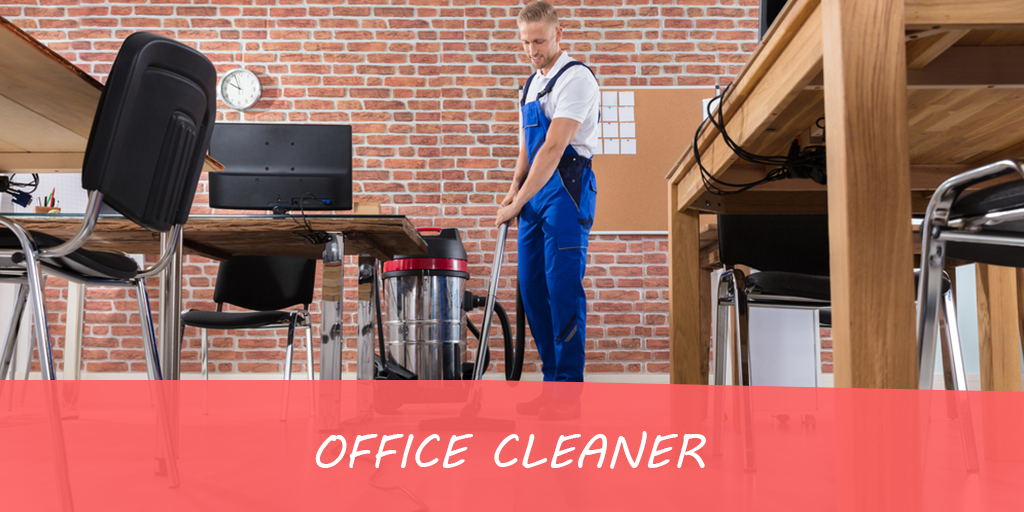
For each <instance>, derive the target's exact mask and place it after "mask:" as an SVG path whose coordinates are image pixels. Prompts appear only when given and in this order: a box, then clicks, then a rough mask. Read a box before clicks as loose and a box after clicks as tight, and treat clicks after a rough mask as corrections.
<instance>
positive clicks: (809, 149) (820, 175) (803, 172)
mask: <svg viewBox="0 0 1024 512" xmlns="http://www.w3.org/2000/svg"><path fill="white" fill-rule="evenodd" d="M726 91H728V87H726V90H725V91H722V93H721V94H719V95H717V96H715V97H714V98H712V100H711V101H710V102H708V107H707V117H705V118H704V120H702V121H701V123H700V126H698V127H697V131H696V133H694V135H693V143H692V148H693V157H694V160H695V161H696V163H697V167H698V168H699V169H700V173H701V181H702V182H703V184H704V188H705V189H706V190H707V191H708V192H710V193H711V194H714V195H722V196H724V195H732V194H739V193H741V192H746V191H747V190H750V189H752V188H754V187H756V186H758V185H763V184H765V183H770V182H773V181H779V180H782V179H786V178H810V179H813V180H814V181H816V182H818V183H821V184H825V147H824V146H820V145H814V146H806V147H805V148H804V149H803V150H801V149H800V147H799V144H798V142H797V141H794V144H793V146H791V147H790V153H789V155H787V156H765V155H758V154H755V153H751V152H749V151H747V150H745V149H743V148H742V147H741V146H740V145H739V144H737V143H736V141H735V140H733V139H732V137H730V136H729V133H728V132H727V131H726V129H725V116H724V115H723V114H722V99H723V98H724V97H725V94H726ZM716 100H717V103H718V105H717V109H716V111H715V112H712V109H711V105H712V104H714V103H715V102H716ZM716 115H717V118H716ZM823 120H824V117H822V118H819V119H818V121H816V122H815V125H817V126H818V127H819V128H821V129H822V133H824V129H825V128H824V126H823V125H821V124H819V123H820V122H821V121H823ZM708 121H710V122H711V125H712V126H714V127H715V129H717V130H718V133H720V134H721V135H722V140H723V142H725V144H726V146H727V147H728V148H729V149H730V150H732V152H733V153H735V154H736V156H738V157H740V158H741V159H743V160H746V161H747V162H751V163H754V164H758V165H764V166H771V167H773V169H772V170H770V171H768V174H766V175H765V177H764V178H761V179H759V180H756V181H752V182H747V183H730V182H727V181H723V180H720V179H718V178H716V177H715V176H714V175H712V174H711V172H709V171H708V170H707V168H705V167H704V163H703V161H702V160H701V156H700V150H699V149H698V142H699V138H700V133H701V131H702V130H703V129H704V126H705V125H706V123H707V122H708Z"/></svg>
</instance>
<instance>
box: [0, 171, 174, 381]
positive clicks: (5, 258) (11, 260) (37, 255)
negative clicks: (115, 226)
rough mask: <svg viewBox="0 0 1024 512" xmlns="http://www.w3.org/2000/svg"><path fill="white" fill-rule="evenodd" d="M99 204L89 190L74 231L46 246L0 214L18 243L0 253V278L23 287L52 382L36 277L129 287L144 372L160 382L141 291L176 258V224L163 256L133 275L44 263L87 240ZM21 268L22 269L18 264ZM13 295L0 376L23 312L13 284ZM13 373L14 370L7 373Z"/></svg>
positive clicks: (97, 196)
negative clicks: (77, 271)
mask: <svg viewBox="0 0 1024 512" xmlns="http://www.w3.org/2000/svg"><path fill="white" fill-rule="evenodd" d="M102 204H103V194H102V193H101V192H98V191H91V192H90V193H89V202H88V205H87V206H86V213H85V215H84V218H83V220H82V225H81V227H80V228H79V231H78V233H77V234H76V235H75V236H74V237H73V238H71V239H70V240H68V241H67V242H64V243H63V244H60V245H58V246H56V247H52V248H49V249H39V248H37V247H36V245H35V242H34V240H33V239H32V235H31V233H29V232H28V231H26V230H25V229H24V228H22V227H21V226H20V225H18V224H17V223H16V222H15V221H14V220H12V219H10V218H7V217H0V225H2V226H3V227H5V228H7V229H10V230H11V232H13V233H14V234H15V236H16V237H17V238H18V241H19V242H20V243H21V250H20V251H18V250H3V251H0V267H2V268H3V270H2V273H0V281H6V282H10V281H14V282H17V283H19V284H20V285H21V287H26V286H27V288H28V294H27V297H25V298H27V299H30V300H31V303H32V310H33V319H34V326H35V337H36V346H37V348H38V350H39V363H40V369H41V371H42V376H43V379H45V380H55V379H56V372H55V370H54V364H53V352H52V346H51V344H50V331H49V326H48V325H47V322H46V301H45V298H44V297H43V282H42V280H43V279H44V278H45V276H47V275H52V276H55V277H59V278H61V279H66V280H68V281H72V282H76V283H81V284H84V285H94V286H114V287H122V288H134V289H135V290H136V295H137V299H138V306H139V315H140V319H141V323H142V338H143V345H144V351H145V354H146V371H147V374H148V376H149V378H150V379H151V380H162V378H163V377H162V375H161V372H160V362H159V357H158V355H157V354H158V351H157V348H156V335H155V332H154V330H153V315H152V312H151V310H150V307H149V295H148V293H147V292H146V285H145V280H146V278H148V277H153V276H155V275H158V274H159V273H160V272H162V271H163V270H164V268H166V267H167V265H168V264H170V262H171V261H172V260H173V259H174V257H175V256H176V254H175V253H176V249H175V248H176V247H177V246H178V244H177V240H178V239H179V238H180V237H181V231H182V226H180V225H176V226H174V227H173V228H172V235H171V236H172V242H171V244H170V245H169V246H170V247H172V249H171V250H170V251H168V252H166V253H164V254H163V255H161V257H160V260H159V261H157V263H156V264H154V265H153V266H151V267H149V268H146V269H143V270H142V271H140V272H139V273H138V275H136V277H135V278H133V279H127V280H119V279H102V278H87V277H82V276H78V275H74V274H70V273H68V272H66V271H64V270H62V269H61V268H60V267H59V266H57V265H54V264H53V263H50V262H49V261H48V260H51V259H53V258H59V257H63V256H67V255H69V254H71V253H73V252H75V251H77V250H78V249H81V248H82V246H84V245H85V243H86V242H87V241H88V240H89V237H90V236H91V235H92V233H93V232H94V231H95V229H96V223H97V222H98V220H99V212H100V207H101V206H102ZM21 266H23V267H24V269H23V270H22V269H21V268H19V267H21ZM18 297H19V299H18V300H17V301H16V304H15V308H14V315H12V318H11V324H10V326H8V334H7V336H6V340H5V343H4V346H3V350H2V351H0V376H3V375H6V374H7V372H8V367H9V366H10V364H11V356H12V355H13V352H14V344H15V342H16V339H17V332H18V326H20V324H21V316H22V315H23V314H24V311H25V307H24V299H22V297H23V290H22V289H21V288H19V292H18ZM10 373H11V376H12V377H13V374H14V372H13V371H12V372H10Z"/></svg>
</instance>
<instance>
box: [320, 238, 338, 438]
mask: <svg viewBox="0 0 1024 512" xmlns="http://www.w3.org/2000/svg"><path fill="white" fill-rule="evenodd" d="M328 237H329V240H328V241H327V243H326V244H324V258H323V272H322V278H321V295H320V296H321V299H320V380H321V381H336V382H321V383H320V384H319V385H318V386H317V389H318V390H319V392H320V404H319V406H318V407H317V415H318V418H317V424H318V425H319V428H320V429H321V430H324V429H334V428H337V427H338V426H339V424H340V423H339V419H340V416H341V382H340V381H341V374H342V371H343V370H344V361H343V359H342V351H343V349H344V347H345V340H344V338H343V337H342V329H341V327H342V326H341V323H342V318H344V314H345V311H344V293H343V292H344V284H345V282H344V277H345V272H344V257H345V239H344V237H343V236H342V235H341V233H329V234H328Z"/></svg>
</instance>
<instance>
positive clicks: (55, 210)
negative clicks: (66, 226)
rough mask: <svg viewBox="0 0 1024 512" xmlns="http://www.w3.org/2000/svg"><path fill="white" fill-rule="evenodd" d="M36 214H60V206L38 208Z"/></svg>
mask: <svg viewBox="0 0 1024 512" xmlns="http://www.w3.org/2000/svg"><path fill="white" fill-rule="evenodd" d="M35 208H36V213H60V207H59V206H36V207H35Z"/></svg>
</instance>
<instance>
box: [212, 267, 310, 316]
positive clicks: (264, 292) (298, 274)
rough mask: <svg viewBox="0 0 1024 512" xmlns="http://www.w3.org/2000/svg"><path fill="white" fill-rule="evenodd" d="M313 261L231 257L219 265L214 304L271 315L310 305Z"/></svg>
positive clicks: (214, 290)
mask: <svg viewBox="0 0 1024 512" xmlns="http://www.w3.org/2000/svg"><path fill="white" fill-rule="evenodd" d="M315 280H316V260H313V259H309V258H296V257H291V256H233V257H232V258H231V259H230V260H228V261H224V262H221V264H220V269H218V271H217V284H216V285H215V286H214V288H213V300H214V302H217V303H228V304H233V305H235V306H238V307H242V308H245V309H252V310H256V311H271V310H278V309H284V308H287V307H290V306H294V305H296V304H309V303H311V302H313V285H314V282H315Z"/></svg>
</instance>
